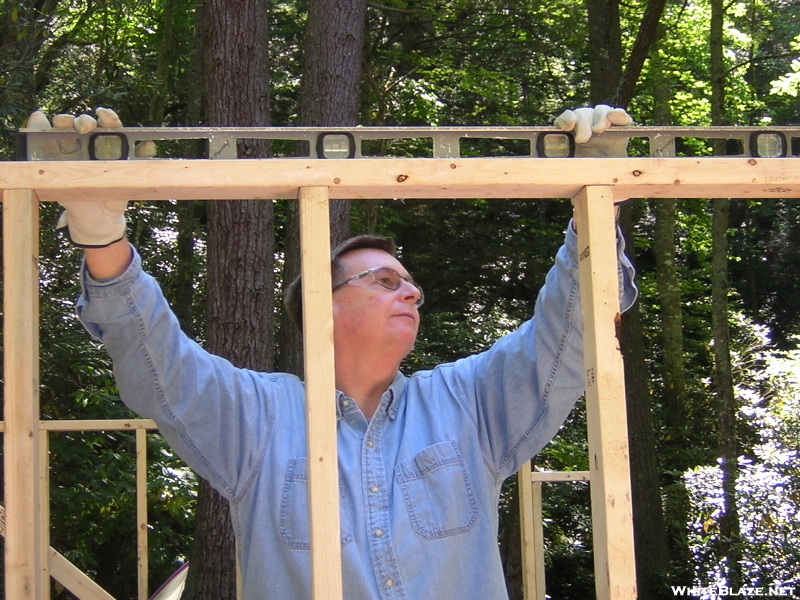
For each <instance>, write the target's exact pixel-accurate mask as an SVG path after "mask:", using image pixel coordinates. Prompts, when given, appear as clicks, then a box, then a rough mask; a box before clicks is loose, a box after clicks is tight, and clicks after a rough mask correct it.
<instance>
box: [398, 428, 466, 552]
mask: <svg viewBox="0 0 800 600" xmlns="http://www.w3.org/2000/svg"><path fill="white" fill-rule="evenodd" d="M395 477H396V479H397V482H398V483H399V484H400V489H401V490H402V492H403V500H404V502H405V505H406V511H407V512H408V517H409V519H410V521H411V526H412V527H413V529H414V531H416V532H417V533H419V534H420V535H422V536H424V537H426V538H428V539H436V538H442V537H447V536H450V535H456V534H459V533H464V532H466V531H469V530H470V529H472V526H473V525H474V523H475V519H476V518H477V516H478V508H477V505H476V503H475V497H474V495H473V493H472V486H471V485H470V483H469V478H468V476H467V472H466V469H465V468H464V464H463V462H462V461H461V456H460V454H459V453H458V446H457V445H456V443H455V442H453V441H447V442H439V443H438V444H434V445H433V446H428V447H427V448H425V449H424V450H422V451H421V452H419V453H417V454H416V455H415V456H414V457H413V458H410V459H407V460H404V461H402V462H401V463H400V464H398V465H397V467H396V470H395Z"/></svg>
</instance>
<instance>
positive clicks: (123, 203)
mask: <svg viewBox="0 0 800 600" xmlns="http://www.w3.org/2000/svg"><path fill="white" fill-rule="evenodd" d="M95 114H96V115H97V119H95V118H94V117H92V116H91V115H86V114H84V115H80V116H78V117H74V116H73V115H56V116H54V117H53V126H55V128H56V129H75V130H76V131H77V132H78V133H81V134H84V133H90V132H91V131H93V130H94V129H96V128H97V127H98V126H100V127H103V128H106V129H116V128H118V127H122V122H121V121H120V119H119V117H118V116H117V113H115V112H114V111H113V110H111V109H108V108H98V109H97V110H96V111H95ZM27 126H28V128H31V129H51V128H52V126H51V125H50V121H49V120H48V119H47V117H46V116H45V115H44V114H43V113H42V112H41V111H36V112H34V113H32V114H31V116H30V117H28V123H27ZM143 144H148V145H146V146H143ZM143 144H140V146H143V147H142V149H141V150H140V148H139V147H137V156H153V155H155V145H154V144H153V143H152V142H149V143H147V142H144V143H143ZM79 149H80V140H74V139H73V140H69V139H66V140H57V141H56V143H55V144H49V145H48V144H47V143H46V144H44V145H43V146H42V152H43V154H44V156H43V158H45V159H48V158H50V159H63V158H64V155H70V154H73V153H75V152H77V151H78V150H79ZM59 204H60V205H61V206H63V207H64V209H65V210H64V212H62V213H61V216H60V217H59V219H58V225H57V226H56V230H57V231H60V232H62V233H64V234H65V235H66V236H67V238H68V239H69V240H70V242H72V243H73V244H74V245H75V246H78V247H80V248H104V247H105V246H109V245H111V244H113V243H114V242H118V241H119V240H121V239H122V238H124V237H125V231H126V225H127V224H126V221H125V209H126V208H127V205H128V202H127V200H62V201H59Z"/></svg>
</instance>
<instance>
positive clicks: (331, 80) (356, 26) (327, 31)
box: [279, 0, 367, 377]
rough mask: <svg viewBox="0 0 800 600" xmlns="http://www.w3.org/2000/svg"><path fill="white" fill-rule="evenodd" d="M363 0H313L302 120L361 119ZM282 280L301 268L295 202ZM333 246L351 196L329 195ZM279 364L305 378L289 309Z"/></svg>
mask: <svg viewBox="0 0 800 600" xmlns="http://www.w3.org/2000/svg"><path fill="white" fill-rule="evenodd" d="M366 11H367V4H366V1H365V0H340V1H334V0H311V2H310V4H309V9H308V23H307V24H306V36H305V59H304V67H303V84H302V89H301V95H300V125H305V126H319V127H331V128H336V127H353V126H355V125H357V124H358V108H359V88H360V85H361V64H362V56H363V47H364V24H365V22H366ZM286 217H287V218H286V228H285V231H286V238H285V240H284V247H285V263H284V267H283V281H284V282H285V283H286V284H288V283H289V282H291V281H293V280H294V278H295V277H297V275H299V273H300V223H299V215H298V212H297V206H296V203H291V204H290V206H289V209H288V211H287V216H286ZM330 219H331V245H332V246H336V245H338V244H339V243H340V242H343V241H344V240H346V239H347V238H348V237H349V235H350V200H331V202H330ZM279 368H280V370H281V371H286V372H287V373H294V374H296V375H298V376H301V377H302V373H303V340H302V336H301V335H300V332H299V331H297V329H296V328H295V327H294V326H293V325H292V323H291V322H290V321H289V319H288V317H287V316H286V314H285V312H283V313H282V316H281V343H280V362H279Z"/></svg>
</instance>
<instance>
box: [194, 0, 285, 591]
mask: <svg viewBox="0 0 800 600" xmlns="http://www.w3.org/2000/svg"><path fill="white" fill-rule="evenodd" d="M204 10H205V27H206V36H207V37H206V40H205V48H206V55H205V57H204V65H205V73H206V102H207V105H206V114H207V119H208V123H209V125H212V126H217V127H222V126H265V125H267V124H268V123H269V71H268V60H267V58H268V53H267V46H268V41H269V38H268V19H267V16H268V13H267V4H266V2H263V1H262V0H235V1H234V0H211V1H209V2H207V3H205V5H204ZM237 154H238V155H239V157H240V158H242V159H246V158H260V157H264V156H267V155H268V148H267V147H265V145H263V144H259V143H254V142H253V141H246V140H242V141H240V143H239V146H238V148H237ZM272 228H273V221H272V204H271V203H270V202H268V201H258V200H247V201H244V200H236V201H210V202H209V206H208V284H207V310H206V320H207V322H206V348H207V350H208V351H209V352H212V353H214V354H218V355H220V356H222V357H224V358H227V359H228V360H230V361H231V362H232V363H233V364H235V365H237V366H240V367H243V368H250V369H256V370H261V371H269V370H271V369H272V349H273V335H274V322H273V321H272V319H271V318H270V316H271V315H272V314H274V291H273V290H274V281H273V278H272V277H273V275H272V274H273V265H272V261H273V243H274V240H273V237H274V236H273V231H272ZM197 523H198V526H197V531H196V534H195V545H194V550H193V553H192V557H191V561H190V562H191V563H192V567H191V568H190V570H189V578H188V580H187V582H186V588H185V590H184V593H183V596H182V597H183V598H184V599H186V600H192V599H197V600H200V599H205V598H215V599H218V600H226V599H229V600H235V598H236V566H235V564H236V559H235V550H234V539H233V528H232V525H231V522H230V513H229V508H228V503H227V501H226V500H224V499H223V498H222V497H221V496H220V495H219V494H218V493H217V492H216V491H214V490H213V489H212V488H211V486H210V485H209V484H208V483H207V482H204V483H202V484H201V487H200V494H199V497H198V507H197Z"/></svg>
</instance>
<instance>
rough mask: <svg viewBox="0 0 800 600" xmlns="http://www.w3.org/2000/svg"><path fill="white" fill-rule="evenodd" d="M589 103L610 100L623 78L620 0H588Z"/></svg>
mask: <svg viewBox="0 0 800 600" xmlns="http://www.w3.org/2000/svg"><path fill="white" fill-rule="evenodd" d="M586 7H587V12H588V15H589V70H590V75H589V82H590V83H591V92H590V96H591V102H592V104H610V103H612V102H613V101H614V96H615V95H616V90H617V86H618V85H619V82H620V79H621V78H622V37H621V33H620V26H619V0H588V2H587V3H586Z"/></svg>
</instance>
